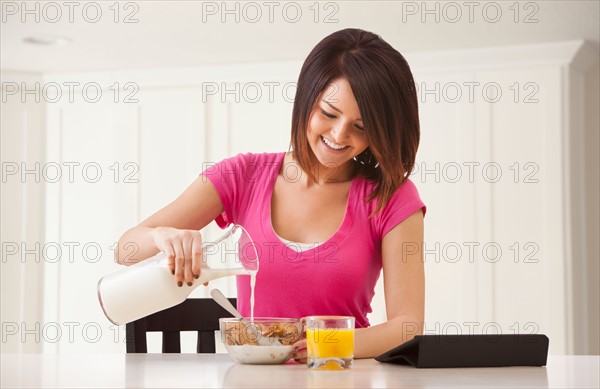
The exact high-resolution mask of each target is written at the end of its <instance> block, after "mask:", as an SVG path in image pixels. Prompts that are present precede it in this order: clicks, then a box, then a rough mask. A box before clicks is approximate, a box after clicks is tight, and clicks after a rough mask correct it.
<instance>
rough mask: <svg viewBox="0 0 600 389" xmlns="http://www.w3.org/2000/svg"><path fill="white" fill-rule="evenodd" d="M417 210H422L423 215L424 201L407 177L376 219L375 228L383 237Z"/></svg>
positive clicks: (425, 209)
mask: <svg viewBox="0 0 600 389" xmlns="http://www.w3.org/2000/svg"><path fill="white" fill-rule="evenodd" d="M418 210H422V211H423V216H425V212H426V211H427V208H426V207H425V203H423V201H422V200H421V197H420V196H419V192H418V190H417V187H416V186H415V184H414V183H413V182H412V181H411V180H410V179H407V180H406V181H404V183H402V185H401V186H400V187H399V188H398V189H397V190H396V192H394V194H393V195H392V197H391V199H390V201H389V202H388V203H387V205H386V206H385V207H384V208H383V210H382V211H381V214H380V215H379V217H378V218H377V219H376V223H377V230H378V232H379V234H380V236H381V237H382V238H383V237H384V236H385V235H386V234H387V233H388V232H390V230H392V229H393V228H394V227H396V226H397V225H398V224H400V223H401V222H402V221H404V219H406V218H407V217H409V216H411V215H412V214H414V213H415V212H417V211H418Z"/></svg>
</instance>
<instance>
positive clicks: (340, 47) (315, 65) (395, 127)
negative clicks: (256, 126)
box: [291, 28, 420, 213]
mask: <svg viewBox="0 0 600 389" xmlns="http://www.w3.org/2000/svg"><path fill="white" fill-rule="evenodd" d="M338 78H345V79H346V80H348V83H349V84H350V87H351V88H352V93H353V94H354V96H355V98H356V102H357V103H358V107H359V110H360V115H361V118H362V120H363V124H364V129H365V134H366V136H367V140H368V141H369V147H368V148H367V149H366V150H365V151H364V152H362V153H361V154H359V155H358V156H357V157H356V158H355V162H354V163H355V166H356V171H357V173H358V174H362V175H363V176H365V177H366V178H367V179H369V180H371V181H373V182H375V183H376V185H375V188H374V189H373V191H372V192H371V194H370V195H369V197H368V199H367V201H372V200H373V199H375V198H377V207H376V209H375V212H374V213H377V212H379V211H381V209H383V207H384V206H385V205H386V204H387V203H388V201H389V200H390V198H391V197H392V195H393V194H394V192H395V191H396V189H398V188H399V187H400V185H401V184H402V183H403V182H404V181H405V180H406V179H407V178H408V176H409V175H410V173H411V172H412V169H413V166H414V162H415V158H416V154H417V149H418V148H419V138H420V127H419V111H418V105H417V95H416V93H415V83H414V80H413V76H412V73H411V71H410V67H409V66H408V63H407V62H406V60H405V59H404V57H403V56H402V54H400V53H399V52H398V51H396V50H395V49H394V48H393V47H392V46H390V45H389V44H388V43H387V42H385V41H384V40H383V39H381V37H380V36H379V35H376V34H373V33H371V32H368V31H363V30H359V29H353V28H348V29H345V30H340V31H337V32H334V33H333V34H331V35H329V36H327V37H325V38H324V39H323V40H321V42H319V43H318V44H317V45H316V46H315V47H314V49H313V50H312V51H311V52H310V54H309V55H308V57H307V58H306V60H305V61H304V64H303V65H302V70H301V71H300V75H299V77H298V84H297V89H296V96H295V99H294V108H293V112H292V139H291V147H292V153H293V156H294V159H296V161H298V164H299V165H300V167H301V168H302V170H304V171H305V172H307V174H309V175H310V177H311V178H312V179H314V180H316V178H315V176H314V174H313V173H312V166H314V163H318V162H317V160H316V157H315V156H314V154H313V152H312V150H311V149H310V147H309V144H308V140H307V137H306V129H307V124H308V121H309V117H310V114H311V111H312V108H313V106H314V104H315V103H316V101H317V98H318V97H319V96H320V95H321V93H322V92H323V91H324V90H325V88H326V87H327V86H328V85H329V84H330V83H331V82H332V81H334V80H336V79H338Z"/></svg>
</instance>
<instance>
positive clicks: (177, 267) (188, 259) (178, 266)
mask: <svg viewBox="0 0 600 389" xmlns="http://www.w3.org/2000/svg"><path fill="white" fill-rule="evenodd" d="M152 239H153V240H154V244H155V245H156V247H157V248H158V249H159V250H160V251H162V252H163V253H164V254H165V255H166V256H167V258H169V270H170V271H171V274H173V275H174V276H175V281H176V282H177V286H179V287H181V286H183V283H184V282H185V283H186V284H187V285H188V286H192V284H193V283H194V279H198V277H200V272H201V264H202V235H200V231H196V230H181V229H177V228H172V227H155V228H154V230H153V231H152Z"/></svg>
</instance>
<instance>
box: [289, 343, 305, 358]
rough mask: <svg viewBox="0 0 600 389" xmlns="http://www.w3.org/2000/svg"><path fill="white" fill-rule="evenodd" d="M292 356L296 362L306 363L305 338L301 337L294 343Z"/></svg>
mask: <svg viewBox="0 0 600 389" xmlns="http://www.w3.org/2000/svg"><path fill="white" fill-rule="evenodd" d="M292 358H294V361H296V362H298V363H306V339H302V340H299V341H297V342H296V343H294V351H292Z"/></svg>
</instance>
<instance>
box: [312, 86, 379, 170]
mask: <svg viewBox="0 0 600 389" xmlns="http://www.w3.org/2000/svg"><path fill="white" fill-rule="evenodd" d="M306 135H307V138H308V143H309V144H310V147H311V149H312V151H313V153H314V154H315V156H316V157H317V159H318V160H319V162H320V163H321V164H322V165H324V166H325V167H328V168H340V167H342V166H344V165H345V164H346V163H347V162H348V161H350V160H352V159H353V158H354V157H356V156H357V155H358V154H360V153H362V152H363V151H364V150H365V149H366V148H367V147H368V146H369V142H368V141H367V135H366V134H365V131H364V128H363V122H362V120H361V117H360V110H359V109H358V104H357V103H356V99H355V98H354V94H353V93H352V89H351V88H350V84H349V83H348V81H347V80H346V79H344V78H339V79H337V80H335V81H333V82H332V83H331V84H330V85H329V86H328V87H327V88H326V89H325V91H324V92H323V93H322V94H321V95H320V96H319V98H318V99H317V101H316V103H315V106H314V107H313V109H312V112H311V114H310V119H309V122H308V129H307V134H306Z"/></svg>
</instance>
